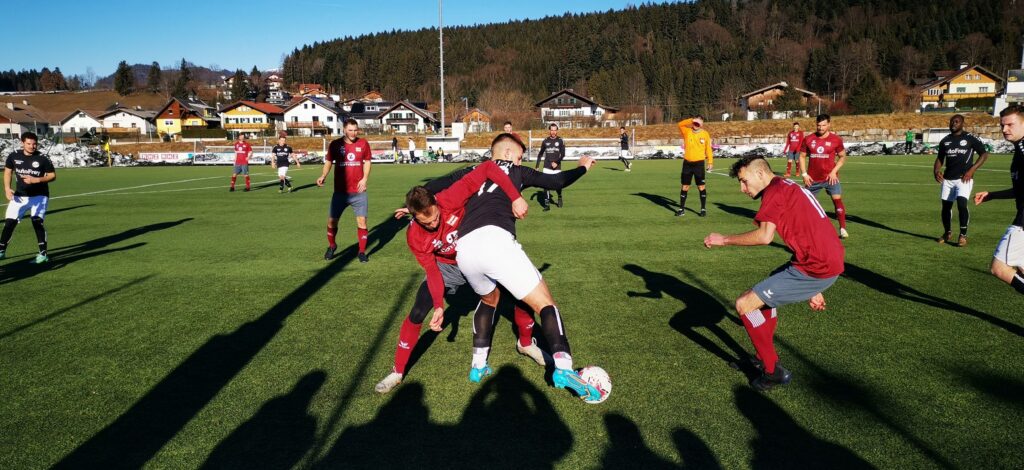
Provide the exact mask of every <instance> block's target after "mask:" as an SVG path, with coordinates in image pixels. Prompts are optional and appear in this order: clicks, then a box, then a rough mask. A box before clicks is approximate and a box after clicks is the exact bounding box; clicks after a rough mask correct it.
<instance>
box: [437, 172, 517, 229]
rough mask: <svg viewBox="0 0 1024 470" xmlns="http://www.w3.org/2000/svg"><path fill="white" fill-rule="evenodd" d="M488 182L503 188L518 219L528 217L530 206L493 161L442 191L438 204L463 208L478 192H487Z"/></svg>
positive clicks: (438, 196)
mask: <svg viewBox="0 0 1024 470" xmlns="http://www.w3.org/2000/svg"><path fill="white" fill-rule="evenodd" d="M488 180H490V181H491V182H492V183H494V185H495V186H496V187H498V188H501V190H502V191H503V192H504V193H505V195H506V196H508V199H509V200H510V201H512V212H513V214H514V215H515V216H516V218H520V219H521V218H523V217H526V212H527V210H528V209H529V204H527V202H526V200H525V199H523V196H522V195H521V194H520V193H519V189H517V188H516V186H515V184H513V183H512V180H511V179H509V177H508V175H506V174H505V172H504V171H502V170H501V168H499V167H498V165H497V164H496V163H494V161H493V160H489V161H486V162H484V163H482V164H480V165H478V166H477V167H476V168H474V169H473V171H471V172H469V173H467V174H466V176H463V177H462V179H460V180H459V181H457V182H455V184H453V185H452V186H451V187H450V188H448V189H446V190H444V191H441V193H440V194H438V195H437V200H438V203H440V204H441V205H444V206H446V207H449V208H461V207H462V206H465V205H466V201H468V200H469V198H470V197H472V196H473V195H474V194H476V193H477V192H478V191H479V192H483V191H485V190H487V181H488ZM493 189H494V188H493V187H492V188H490V190H493Z"/></svg>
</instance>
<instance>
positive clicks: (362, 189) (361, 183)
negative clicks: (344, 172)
mask: <svg viewBox="0 0 1024 470" xmlns="http://www.w3.org/2000/svg"><path fill="white" fill-rule="evenodd" d="M356 192H357V193H365V192H366V180H364V179H363V180H359V183H358V184H356Z"/></svg>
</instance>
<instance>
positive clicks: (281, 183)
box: [277, 180, 284, 189]
mask: <svg viewBox="0 0 1024 470" xmlns="http://www.w3.org/2000/svg"><path fill="white" fill-rule="evenodd" d="M277 184H278V186H280V187H281V189H284V180H281V181H278V182H277Z"/></svg>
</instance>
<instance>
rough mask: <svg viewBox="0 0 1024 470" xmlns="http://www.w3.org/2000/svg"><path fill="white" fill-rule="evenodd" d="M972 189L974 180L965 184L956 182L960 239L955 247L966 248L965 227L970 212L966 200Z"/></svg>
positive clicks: (968, 223) (969, 219)
mask: <svg viewBox="0 0 1024 470" xmlns="http://www.w3.org/2000/svg"><path fill="white" fill-rule="evenodd" d="M973 189H974V180H971V181H966V182H965V181H963V180H957V190H956V207H957V211H958V212H959V216H960V238H959V239H958V240H957V245H958V246H961V247H964V246H967V227H968V226H969V225H970V222H971V210H970V209H969V208H968V207H969V204H968V199H970V197H971V191H972V190H973Z"/></svg>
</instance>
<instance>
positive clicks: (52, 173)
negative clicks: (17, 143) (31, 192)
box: [23, 159, 57, 184]
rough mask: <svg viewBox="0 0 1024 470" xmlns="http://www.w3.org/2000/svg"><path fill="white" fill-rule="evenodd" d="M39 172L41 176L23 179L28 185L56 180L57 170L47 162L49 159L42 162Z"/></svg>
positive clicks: (51, 163)
mask: <svg viewBox="0 0 1024 470" xmlns="http://www.w3.org/2000/svg"><path fill="white" fill-rule="evenodd" d="M40 170H42V172H43V176H26V177H25V178H23V179H24V180H25V182H26V183H28V184H39V183H49V182H50V181H53V180H55V179H57V170H56V169H55V168H54V167H53V162H51V161H49V159H45V160H44V163H43V167H42V168H40Z"/></svg>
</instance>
